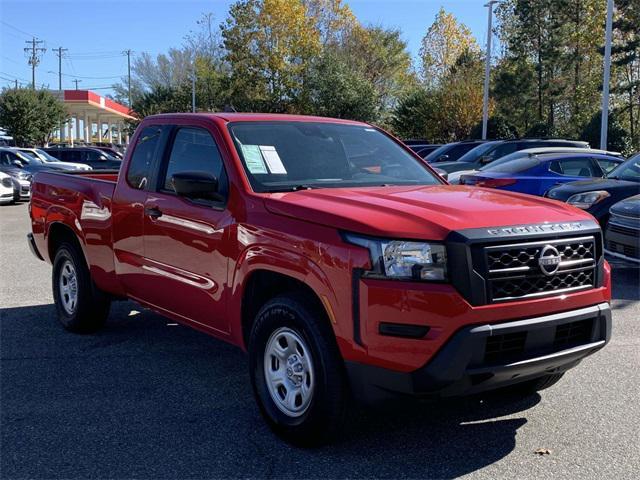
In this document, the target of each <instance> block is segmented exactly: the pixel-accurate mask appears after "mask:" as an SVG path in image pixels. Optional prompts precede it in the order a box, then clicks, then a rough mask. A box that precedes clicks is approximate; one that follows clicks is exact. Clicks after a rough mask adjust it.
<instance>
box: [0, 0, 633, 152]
mask: <svg viewBox="0 0 640 480" xmlns="http://www.w3.org/2000/svg"><path fill="white" fill-rule="evenodd" d="M482 11H483V12H486V10H482ZM605 16H606V1H604V0H503V1H502V2H501V3H500V4H499V5H498V6H497V7H496V27H495V29H494V34H495V36H496V38H497V40H498V42H497V47H496V49H495V51H496V52H497V53H495V54H494V56H493V57H492V59H491V63H492V68H491V78H490V103H489V112H490V119H489V132H488V133H489V137H490V138H515V137H523V136H528V137H540V136H544V137H552V136H560V137H569V138H581V139H584V140H587V141H589V142H590V143H591V145H592V146H594V147H596V146H599V134H600V102H601V92H602V70H603V51H604V47H603V43H604V25H605ZM639 25H640V0H615V12H614V22H613V48H612V58H613V62H612V76H611V115H610V119H609V148H610V149H612V150H619V151H623V152H625V153H629V152H631V151H633V150H638V149H640V29H639V28H638V26H639ZM484 61H485V58H484V51H483V48H481V46H480V45H479V44H478V41H477V40H476V39H475V38H474V37H473V35H472V33H471V31H470V30H469V28H468V27H466V26H465V25H464V24H462V23H461V22H459V21H458V20H457V19H456V18H455V17H454V16H453V15H452V14H450V13H448V12H446V11H445V10H444V9H443V8H441V9H440V11H439V12H438V13H437V15H436V16H435V18H434V19H433V21H432V23H431V24H430V25H428V26H425V34H424V37H423V38H422V43H421V48H420V52H419V55H418V57H417V58H415V59H414V58H412V56H411V54H410V53H409V51H408V48H407V43H406V41H405V40H404V38H403V34H402V31H401V30H399V29H395V28H387V27H384V26H381V25H363V24H362V23H361V22H359V21H358V19H357V18H356V17H355V15H354V14H353V12H352V11H351V9H350V8H349V7H348V5H346V4H345V3H344V2H343V0H238V1H236V2H235V3H233V4H232V5H231V7H230V8H229V10H228V12H225V17H224V18H222V19H218V18H216V17H215V16H214V15H213V14H212V13H208V14H204V15H202V17H201V18H200V19H199V20H198V21H197V23H196V25H194V26H193V29H192V30H191V31H189V33H188V34H187V35H186V37H185V40H184V42H183V44H182V45H180V46H176V47H175V48H171V49H169V50H168V51H167V52H166V53H162V54H159V55H157V56H155V57H153V56H151V55H149V54H147V53H142V54H140V55H138V56H136V57H135V58H134V60H133V62H132V82H131V93H132V99H133V105H132V108H133V110H134V111H135V112H136V113H137V114H138V115H139V116H140V117H141V118H142V117H144V116H147V115H150V114H155V113H162V112H174V111H190V110H191V98H192V81H193V76H195V90H196V104H197V109H198V110H199V111H221V110H235V111H253V112H281V113H300V114H312V115H323V116H332V117H339V118H351V119H356V120H363V121H367V122H372V123H376V124H378V125H381V126H383V127H385V128H387V129H390V130H391V131H392V132H394V133H395V134H397V135H398V136H400V137H402V138H424V139H426V140H427V141H429V142H434V143H441V142H449V141H455V140H462V139H465V138H478V137H479V136H480V132H481V124H480V120H481V117H482V84H483V79H484ZM128 86H129V85H128V81H127V79H126V78H123V79H122V81H121V82H119V83H117V84H116V85H114V86H113V89H114V92H115V95H113V96H114V98H115V99H116V100H118V101H120V102H122V103H126V102H127V98H128ZM7 92H9V91H7ZM7 92H5V94H4V96H6V93H7ZM15 95H22V96H26V95H28V94H27V93H20V92H15ZM9 97H11V96H9ZM9 100H11V101H9ZM11 102H13V104H15V101H14V100H12V99H11V98H8V100H7V101H4V100H3V101H0V117H2V118H7V117H11V113H10V112H9V110H7V108H9V107H11V105H13V104H12V103H11ZM25 108H26V110H25V111H29V112H30V114H31V113H33V112H34V111H35V110H34V109H33V108H28V107H25ZM14 110H15V108H14ZM51 117H52V120H51V122H48V123H54V124H55V122H59V121H60V114H59V112H58V113H55V114H54V115H52V116H51ZM3 123H5V124H6V123H7V121H4V122H3ZM40 123H42V122H40ZM6 126H7V125H5V127H6ZM134 126H135V124H132V125H131V127H132V128H133V127H134ZM36 130H38V133H37V134H33V135H31V136H34V135H35V136H38V137H41V136H43V135H44V134H43V133H42V132H40V130H42V127H41V126H38V128H37V129H36Z"/></svg>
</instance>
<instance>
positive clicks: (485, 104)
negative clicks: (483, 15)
mask: <svg viewBox="0 0 640 480" xmlns="http://www.w3.org/2000/svg"><path fill="white" fill-rule="evenodd" d="M496 3H498V0H491V1H490V2H489V3H487V4H486V5H485V7H489V19H488V21H487V54H486V55H487V58H486V59H485V65H484V91H483V97H482V140H486V139H487V129H488V125H489V75H490V73H491V38H492V37H493V33H492V32H491V28H492V23H493V5H494V4H496Z"/></svg>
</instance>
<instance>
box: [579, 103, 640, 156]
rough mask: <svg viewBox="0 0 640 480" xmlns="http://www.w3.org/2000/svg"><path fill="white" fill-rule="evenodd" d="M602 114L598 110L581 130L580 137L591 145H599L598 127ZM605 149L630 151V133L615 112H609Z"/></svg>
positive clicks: (622, 151) (624, 152)
mask: <svg viewBox="0 0 640 480" xmlns="http://www.w3.org/2000/svg"><path fill="white" fill-rule="evenodd" d="M601 120H602V116H601V114H600V112H597V113H596V114H595V115H593V117H591V120H590V121H589V123H587V124H586V125H585V126H584V128H583V130H582V135H581V138H582V140H584V141H585V142H589V144H590V145H591V147H597V148H599V147H600V127H601V125H602V123H601ZM607 149H608V150H612V151H614V152H621V153H623V154H630V153H631V150H632V148H631V135H630V134H629V132H628V130H626V129H625V128H624V127H623V126H622V124H621V122H620V119H619V117H618V115H616V114H609V121H608V123H607Z"/></svg>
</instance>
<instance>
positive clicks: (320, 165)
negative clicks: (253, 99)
mask: <svg viewBox="0 0 640 480" xmlns="http://www.w3.org/2000/svg"><path fill="white" fill-rule="evenodd" d="M229 131H230V132H231V136H232V137H233V139H234V142H235V144H236V148H237V150H238V154H239V155H240V158H241V159H242V162H243V166H244V169H245V171H246V172H247V176H248V177H249V181H250V182H251V186H252V188H253V189H254V191H256V192H283V191H292V190H300V189H310V188H339V187H369V186H391V185H436V184H440V183H442V182H441V181H440V180H439V179H438V178H437V177H436V176H435V175H434V174H432V173H431V171H430V170H429V169H428V168H427V167H426V166H425V165H424V164H422V163H421V162H420V161H419V160H417V159H416V158H414V157H413V156H412V155H411V154H410V153H408V152H407V151H406V150H404V149H403V148H402V147H401V146H399V145H398V144H397V143H395V142H394V141H393V140H392V139H390V138H389V137H387V136H386V135H384V134H383V133H381V132H380V131H378V130H376V129H375V128H371V127H367V126H364V125H346V124H337V123H322V122H285V121H275V122H235V123H231V124H230V125H229Z"/></svg>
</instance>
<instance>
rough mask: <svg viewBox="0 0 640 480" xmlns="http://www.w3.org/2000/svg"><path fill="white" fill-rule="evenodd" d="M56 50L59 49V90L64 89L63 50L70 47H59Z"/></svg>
mask: <svg viewBox="0 0 640 480" xmlns="http://www.w3.org/2000/svg"><path fill="white" fill-rule="evenodd" d="M56 50H58V90H60V91H62V52H66V51H67V50H69V49H68V48H62V47H58V48H57V49H56Z"/></svg>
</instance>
